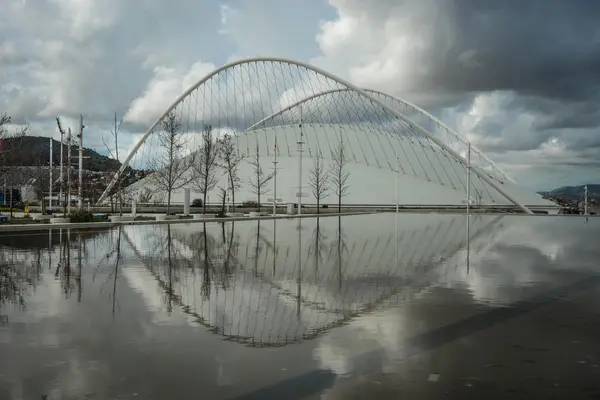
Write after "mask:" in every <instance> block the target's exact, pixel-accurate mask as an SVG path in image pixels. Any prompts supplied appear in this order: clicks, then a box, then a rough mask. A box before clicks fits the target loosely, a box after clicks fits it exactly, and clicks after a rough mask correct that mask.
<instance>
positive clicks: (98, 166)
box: [4, 136, 121, 172]
mask: <svg viewBox="0 0 600 400" xmlns="http://www.w3.org/2000/svg"><path fill="white" fill-rule="evenodd" d="M48 139H49V138H47V137H40V136H25V137H21V138H8V139H5V142H4V150H5V151H6V150H14V152H13V151H11V152H10V153H7V154H10V155H11V156H10V157H7V163H8V164H9V165H12V166H38V165H48V164H49V162H50V140H48ZM52 146H53V151H52V159H53V163H54V165H55V166H58V165H59V164H60V142H59V141H57V140H53V141H52ZM67 151H68V148H67V146H65V147H64V160H65V162H66V159H67ZM78 154H79V147H78V146H72V147H71V155H72V156H73V157H76V156H77V155H78ZM83 156H84V159H83V169H85V170H88V171H98V172H107V171H114V170H115V169H117V168H119V167H120V165H121V163H119V162H118V161H116V160H113V159H112V158H110V157H107V156H104V155H102V154H99V153H98V152H96V151H94V150H92V149H84V150H83ZM85 157H89V158H85ZM72 162H73V163H74V164H75V165H78V164H77V163H78V161H77V160H72Z"/></svg>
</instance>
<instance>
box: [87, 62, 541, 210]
mask: <svg viewBox="0 0 600 400" xmlns="http://www.w3.org/2000/svg"><path fill="white" fill-rule="evenodd" d="M259 62H264V63H269V62H270V63H281V64H287V65H293V66H297V67H300V68H305V69H306V70H309V71H312V72H315V73H316V74H319V75H322V76H324V77H325V78H328V79H330V80H332V81H334V82H336V83H338V84H340V85H342V86H345V87H346V88H347V89H348V90H350V91H353V92H355V93H357V94H359V95H361V96H362V97H364V98H365V99H367V100H369V101H370V102H371V103H373V104H375V105H377V106H379V107H380V108H381V109H383V110H384V111H386V112H387V113H389V114H391V115H392V116H394V117H396V118H397V119H399V120H401V121H403V122H405V123H406V124H408V125H409V126H411V127H412V128H413V129H415V130H416V131H417V132H418V133H420V134H421V135H423V136H425V137H426V138H427V139H429V140H430V141H432V142H433V143H435V144H436V145H437V146H438V147H440V148H441V149H443V150H444V151H446V153H448V154H449V155H450V156H452V157H453V158H454V159H455V160H456V161H458V162H459V163H460V164H462V165H463V166H464V167H465V168H467V167H468V166H467V161H466V160H465V159H464V158H463V157H461V156H460V154H458V153H457V152H456V151H455V150H454V149H452V148H450V147H449V146H448V145H446V144H445V143H444V142H442V141H441V140H439V139H438V138H437V137H435V136H434V135H432V134H431V133H430V132H429V131H427V130H426V129H425V128H423V127H422V126H420V125H419V124H416V123H415V122H414V121H412V120H410V119H409V118H408V117H406V116H405V115H404V114H402V113H401V112H399V111H398V110H396V109H395V108H392V107H391V106H389V105H388V104H386V103H384V102H383V101H381V100H379V99H377V98H375V97H374V96H373V95H372V94H369V93H368V92H367V91H365V90H364V89H361V88H359V87H358V86H356V85H354V84H352V83H350V82H348V81H346V80H344V79H342V78H340V77H337V76H335V75H333V74H331V73H329V72H327V71H325V70H322V69H321V68H318V67H315V66H313V65H310V64H308V63H305V62H302V61H296V60H291V59H287V58H279V57H254V58H247V59H242V60H238V61H234V62H231V63H228V64H225V65H223V66H221V67H219V68H217V69H216V70H214V71H213V72H211V73H210V74H208V75H207V76H205V77H204V78H202V79H201V80H199V81H198V82H197V83H196V84H194V85H192V86H191V87H190V88H189V89H188V90H186V91H185V92H184V93H183V94H182V95H181V96H179V97H178V98H177V99H176V100H175V101H174V102H173V103H172V104H171V105H170V106H169V107H168V108H167V110H166V111H165V112H164V113H163V114H162V115H161V116H160V117H159V118H157V119H156V120H155V122H154V123H153V124H152V125H151V126H150V128H149V129H148V130H147V131H146V133H145V134H144V135H143V136H142V138H141V139H140V140H139V141H138V143H137V144H136V145H135V146H134V148H133V149H132V151H131V152H130V153H129V154H128V155H127V157H126V158H125V160H124V161H123V163H122V165H121V168H119V171H117V174H115V176H114V177H113V179H112V180H111V182H110V183H109V185H108V187H107V188H106V190H105V191H104V193H103V194H102V196H100V199H99V200H98V203H101V202H102V201H103V200H104V199H105V198H106V197H107V195H108V193H109V192H110V191H111V190H112V188H113V186H114V185H115V183H116V182H117V180H118V179H119V177H120V175H121V174H122V173H123V171H124V170H125V169H126V168H127V166H128V165H129V162H130V161H131V159H132V158H133V156H134V155H135V154H136V153H137V151H138V150H139V148H140V147H141V146H142V144H143V143H144V142H145V141H146V140H147V138H148V137H149V136H150V134H151V133H152V132H153V131H154V129H155V128H156V127H157V126H158V125H159V124H160V122H161V121H162V120H163V119H164V118H165V117H166V116H167V115H168V114H169V113H170V112H171V111H172V110H173V109H175V108H176V107H177V106H178V105H179V104H180V103H181V102H182V101H183V100H184V99H185V98H186V97H187V96H188V95H189V94H191V93H192V92H193V91H194V90H196V89H197V88H198V87H200V86H201V85H202V84H204V83H205V82H207V81H208V80H209V79H211V78H212V77H214V76H216V75H217V74H219V73H220V72H222V71H225V70H227V69H230V68H233V67H235V66H238V65H242V64H250V63H259ZM470 168H471V171H472V172H473V173H474V174H475V175H476V176H477V177H479V178H480V179H481V180H483V181H485V182H486V183H487V184H488V185H489V186H491V187H492V188H494V189H495V190H496V191H497V192H498V193H500V194H501V195H502V196H504V197H505V198H506V199H507V200H508V201H509V202H511V203H512V204H514V205H515V206H517V207H519V208H520V209H521V210H522V211H523V212H525V213H527V214H533V212H532V211H531V210H530V209H529V208H527V206H525V205H524V204H522V203H521V202H520V201H518V200H517V199H515V198H514V197H513V196H511V195H510V194H508V193H507V192H506V191H505V190H503V189H502V187H500V186H499V185H498V184H497V182H495V181H494V180H493V179H492V178H490V177H489V176H488V174H487V173H486V172H485V171H483V170H481V169H480V168H478V167H476V166H473V165H472V166H470Z"/></svg>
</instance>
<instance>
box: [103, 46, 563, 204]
mask: <svg viewBox="0 0 600 400" xmlns="http://www.w3.org/2000/svg"><path fill="white" fill-rule="evenodd" d="M173 115H175V116H176V118H177V119H178V121H179V122H180V133H181V134H182V137H184V138H185V143H186V145H185V146H184V149H183V150H182V151H181V152H180V154H178V155H177V158H176V159H175V162H177V163H185V162H187V161H186V160H191V159H192V157H190V153H195V152H196V151H197V149H198V147H199V146H200V145H201V143H202V132H204V131H205V129H206V128H207V127H210V129H212V130H213V131H214V133H216V136H222V135H232V136H233V137H234V143H235V145H236V147H237V153H238V155H239V156H241V157H245V158H248V157H249V156H250V155H252V154H254V153H255V152H256V151H257V149H258V152H259V155H260V157H259V158H260V163H261V168H262V169H269V165H271V164H272V162H273V159H274V154H273V151H274V150H273V149H274V148H275V138H276V137H277V143H278V146H277V169H278V171H277V172H278V173H277V181H278V182H277V186H278V188H277V191H278V193H277V196H276V197H278V198H281V199H282V202H283V203H290V202H297V201H298V196H299V195H302V194H299V193H298V191H299V190H301V189H300V187H301V186H303V187H304V188H305V189H304V193H305V194H306V199H303V200H302V202H303V203H307V204H312V203H314V202H315V201H314V199H313V196H312V193H311V192H312V191H311V190H310V188H309V187H308V182H305V183H303V184H301V183H300V182H299V181H298V179H299V177H300V176H305V177H308V176H310V172H311V169H312V168H313V165H314V159H315V155H316V154H319V153H320V154H322V155H323V158H324V161H325V164H326V166H328V165H329V166H330V165H331V164H332V162H333V161H334V160H332V157H333V155H334V154H335V153H336V149H339V147H340V146H344V149H345V151H344V152H345V153H346V154H347V156H348V160H347V164H346V166H345V168H346V171H347V172H348V173H349V179H348V194H347V196H345V197H344V198H343V200H342V202H343V204H346V205H373V204H378V205H382V204H387V205H392V204H396V203H398V204H399V205H402V206H465V205H466V204H467V193H470V196H469V201H468V202H469V204H470V205H476V206H513V207H515V208H518V209H520V210H521V211H523V212H526V213H531V211H530V207H553V206H555V205H554V203H552V202H549V201H547V200H544V199H542V198H541V196H539V195H537V194H535V193H532V192H530V191H528V190H525V189H523V188H520V187H519V186H517V185H516V184H515V183H514V181H513V180H512V179H511V178H510V177H508V176H507V174H505V173H504V172H503V171H502V170H501V169H500V168H498V167H497V166H496V165H495V164H494V163H493V162H492V161H491V160H489V159H488V158H487V157H485V156H484V155H483V154H482V153H481V151H479V150H478V149H476V148H475V147H474V146H472V145H471V144H470V143H469V142H468V141H466V140H465V139H463V138H462V137H461V136H460V135H458V134H457V133H455V132H453V131H452V130H451V129H449V128H448V127H447V126H445V125H444V124H442V123H441V121H439V120H437V119H436V118H435V117H433V116H431V115H430V114H428V113H427V112H425V111H424V110H422V109H420V108H418V107H417V106H414V105H412V104H411V103H409V102H406V101H404V100H401V99H398V98H395V97H392V96H389V95H386V94H384V93H380V92H375V91H371V90H365V89H361V88H359V87H356V86H355V85H353V84H351V83H349V82H347V81H345V80H343V79H341V78H339V77H336V76H334V75H332V74H330V73H328V72H326V71H323V70H321V69H319V68H316V67H314V66H311V65H307V64H305V63H302V62H298V61H292V60H287V59H280V58H252V59H247V60H241V61H237V62H233V63H230V64H227V65H225V66H223V67H221V68H219V69H217V70H216V71H214V72H213V73H211V74H209V75H208V76H206V77H205V78H203V79H201V80H200V81H199V82H197V83H196V84H194V85H193V86H192V87H190V88H189V89H188V90H187V91H186V92H185V93H183V94H182V95H181V96H180V97H179V98H178V99H177V100H176V101H175V102H174V103H173V104H172V105H171V106H170V107H168V108H167V110H166V111H165V113H164V114H163V115H161V116H160V117H159V118H158V119H157V120H156V121H155V122H154V123H153V124H152V125H151V126H150V128H149V129H148V130H147V131H146V133H145V134H144V135H143V137H142V138H141V139H140V140H139V141H138V143H137V144H136V145H135V147H134V149H133V151H132V152H131V153H130V154H129V155H128V156H127V158H126V159H125V160H124V162H123V165H122V167H121V170H120V173H122V172H123V171H124V170H125V169H126V168H127V167H131V168H133V169H147V168H148V165H150V164H151V160H152V158H153V157H156V155H157V154H161V152H164V149H162V148H161V146H160V140H159V135H160V134H161V129H162V125H163V124H162V122H163V120H165V117H167V116H173ZM299 121H301V123H299ZM298 142H302V146H298V145H297V144H298ZM469 147H470V149H471V153H470V154H471V157H470V158H471V163H470V174H471V178H470V184H468V182H467V171H466V169H467V165H468V162H467V160H466V155H467V149H468V148H469ZM300 151H302V157H301V156H300V155H301V154H300ZM300 160H302V162H300ZM300 165H301V166H302V167H300ZM254 168H255V167H254V166H251V165H250V163H248V162H245V161H242V162H241V164H240V168H239V171H238V176H239V187H238V188H236V189H235V202H236V203H238V204H239V203H241V202H243V201H247V200H256V198H257V196H256V195H255V193H252V192H251V191H250V187H249V185H248V184H247V183H248V181H249V180H250V179H251V177H252V176H253V174H254V172H255V170H254ZM300 168H301V169H300ZM216 174H217V177H218V178H219V180H220V181H219V184H218V185H217V188H218V187H224V188H228V190H229V191H230V192H231V188H230V185H229V184H228V182H227V179H226V177H225V175H226V174H225V171H224V170H222V169H220V170H218V171H216ZM116 179H117V177H115V179H114V180H113V181H112V182H111V184H110V185H109V187H108V188H107V190H106V191H105V192H104V194H103V195H102V197H101V199H100V201H99V202H102V201H103V200H104V199H105V198H106V197H107V196H108V194H109V193H111V191H112V189H113V186H114V184H115V183H116ZM394 182H397V185H398V190H397V192H399V193H398V194H397V195H396V193H395V191H394ZM272 186H273V185H272V184H269V185H266V186H265V189H264V190H265V191H264V192H263V193H262V195H267V196H263V197H262V198H263V199H266V198H268V197H270V198H273V197H274V196H273V195H272V194H271V193H269V192H270V190H269V189H270V187H272ZM330 186H331V185H330ZM267 187H268V188H269V189H266V188H267ZM124 190H126V191H127V192H128V193H127V194H128V195H129V197H130V198H131V199H132V200H133V199H136V200H139V199H140V196H141V193H142V192H145V193H146V194H148V193H150V194H152V195H153V196H154V197H155V198H154V201H160V197H162V198H163V199H164V198H166V196H165V194H164V193H162V194H161V193H160V192H161V190H160V188H159V187H157V186H156V185H155V183H154V180H153V179H152V175H150V176H148V177H146V178H144V179H143V180H141V181H138V182H136V183H135V184H134V185H131V186H130V187H128V188H126V189H124ZM216 190H218V189H215V190H214V192H215V193H210V194H209V196H208V197H209V198H217V193H216ZM183 193H184V191H183V189H180V190H178V191H175V192H174V193H173V194H172V202H174V203H181V202H182V201H183ZM230 194H231V193H230ZM192 196H193V197H201V196H200V194H198V193H194V194H193V195H192ZM232 197H233V196H230V198H232ZM322 203H323V204H327V203H329V204H335V203H337V198H336V196H335V194H334V190H333V188H332V187H330V190H329V192H328V195H327V196H326V197H325V199H323V200H322Z"/></svg>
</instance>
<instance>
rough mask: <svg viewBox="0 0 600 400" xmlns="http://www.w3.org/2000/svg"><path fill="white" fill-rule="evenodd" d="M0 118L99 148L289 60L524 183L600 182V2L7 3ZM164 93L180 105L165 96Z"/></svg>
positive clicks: (0, 41) (1, 15)
mask: <svg viewBox="0 0 600 400" xmlns="http://www.w3.org/2000/svg"><path fill="white" fill-rule="evenodd" d="M0 2H1V3H2V9H1V11H0V113H2V112H7V113H9V114H10V115H12V117H13V120H14V122H15V123H16V124H24V123H28V124H29V125H30V127H31V129H32V134H34V135H43V136H54V137H57V134H58V132H57V131H56V127H55V122H54V117H55V116H57V115H59V116H62V117H63V118H64V121H65V124H66V125H71V126H72V127H75V118H76V117H77V115H78V114H80V113H82V114H83V115H84V117H85V119H86V125H87V129H88V132H90V133H89V134H88V136H87V147H92V148H96V149H98V150H102V148H103V145H102V140H101V132H102V131H104V132H108V130H109V129H110V125H111V120H112V118H113V114H114V113H115V112H117V113H118V114H119V116H125V125H124V126H125V128H126V129H125V130H126V132H125V134H124V135H123V136H122V141H123V142H124V143H123V144H122V145H123V146H124V148H127V146H128V145H130V143H131V142H132V140H133V139H132V138H133V137H134V135H135V134H139V133H140V132H142V131H143V130H144V129H143V128H142V127H140V126H139V124H134V123H130V124H128V122H133V121H128V119H132V120H133V119H134V117H135V118H137V119H138V120H139V119H143V118H142V117H143V116H144V115H147V116H148V118H152V117H153V116H157V114H160V112H161V111H163V110H158V109H157V104H164V102H165V101H167V100H170V99H175V98H176V97H177V96H178V95H179V94H181V93H182V92H183V91H184V90H185V89H186V88H187V87H189V86H190V85H191V84H192V83H193V82H194V81H197V80H199V79H200V78H201V77H203V76H204V75H206V74H207V73H209V72H210V71H211V70H212V69H214V68H215V67H217V66H220V65H222V64H224V63H226V62H228V61H232V60H235V59H239V58H243V57H249V56H280V57H289V58H294V59H298V60H302V61H306V62H309V63H312V64H315V65H317V66H319V67H321V68H324V69H326V70H329V71H330V72H332V73H334V74H336V75H339V76H341V77H343V78H346V79H348V80H350V81H352V82H353V83H355V84H358V85H360V86H363V87H368V88H372V89H378V90H383V91H385V92H388V93H390V94H393V95H396V96H400V97H403V98H405V99H407V100H409V101H411V102H414V103H416V104H418V105H420V106H422V107H424V108H426V109H427V110H429V111H430V112H432V113H433V114H435V115H436V116H438V117H439V118H441V119H442V120H443V121H444V122H446V123H447V124H448V125H449V126H451V127H452V128H454V129H456V130H457V131H458V132H460V133H461V134H463V135H465V136H466V137H467V138H469V139H470V140H471V141H472V142H473V143H474V144H475V145H477V146H478V147H479V148H480V149H482V150H483V151H484V152H486V153H487V155H488V156H489V157H490V158H491V159H492V160H494V161H496V162H497V163H498V164H499V165H500V166H501V167H503V168H504V169H505V170H506V171H507V172H508V173H509V174H511V175H512V176H513V177H514V178H515V179H516V180H517V181H518V182H520V183H521V184H523V185H525V186H527V187H530V188H534V189H552V188H555V187H558V186H562V185H565V184H581V183H586V182H588V183H600V177H599V173H600V158H599V156H600V110H599V109H598V104H599V102H598V99H599V98H600V92H599V90H598V89H599V88H600V79H599V78H600V24H598V21H599V20H600V2H595V1H589V0H564V1H559V0H529V1H522V0H507V1H494V0H444V1H439V0H328V1H326V0H302V1H299V0H229V1H227V0H220V1H219V0H196V1H192V0H168V1H167V0H127V1H126V0H0ZM167 103H168V101H167Z"/></svg>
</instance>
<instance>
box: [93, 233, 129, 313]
mask: <svg viewBox="0 0 600 400" xmlns="http://www.w3.org/2000/svg"><path fill="white" fill-rule="evenodd" d="M111 233H112V232H111ZM122 235H123V226H122V225H119V227H118V228H117V234H116V237H115V235H114V234H111V235H110V236H109V237H110V243H109V251H108V252H107V253H106V255H104V257H103V258H102V260H101V261H100V263H99V265H111V264H112V265H113V268H112V270H111V272H110V273H109V274H108V276H107V277H106V281H105V283H108V282H111V279H112V282H111V286H112V292H111V294H110V298H111V301H112V307H111V312H112V317H113V318H114V317H115V310H116V307H117V306H118V300H117V281H118V277H119V267H120V265H121V260H122V258H123V251H122V249H121V240H122Z"/></svg>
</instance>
